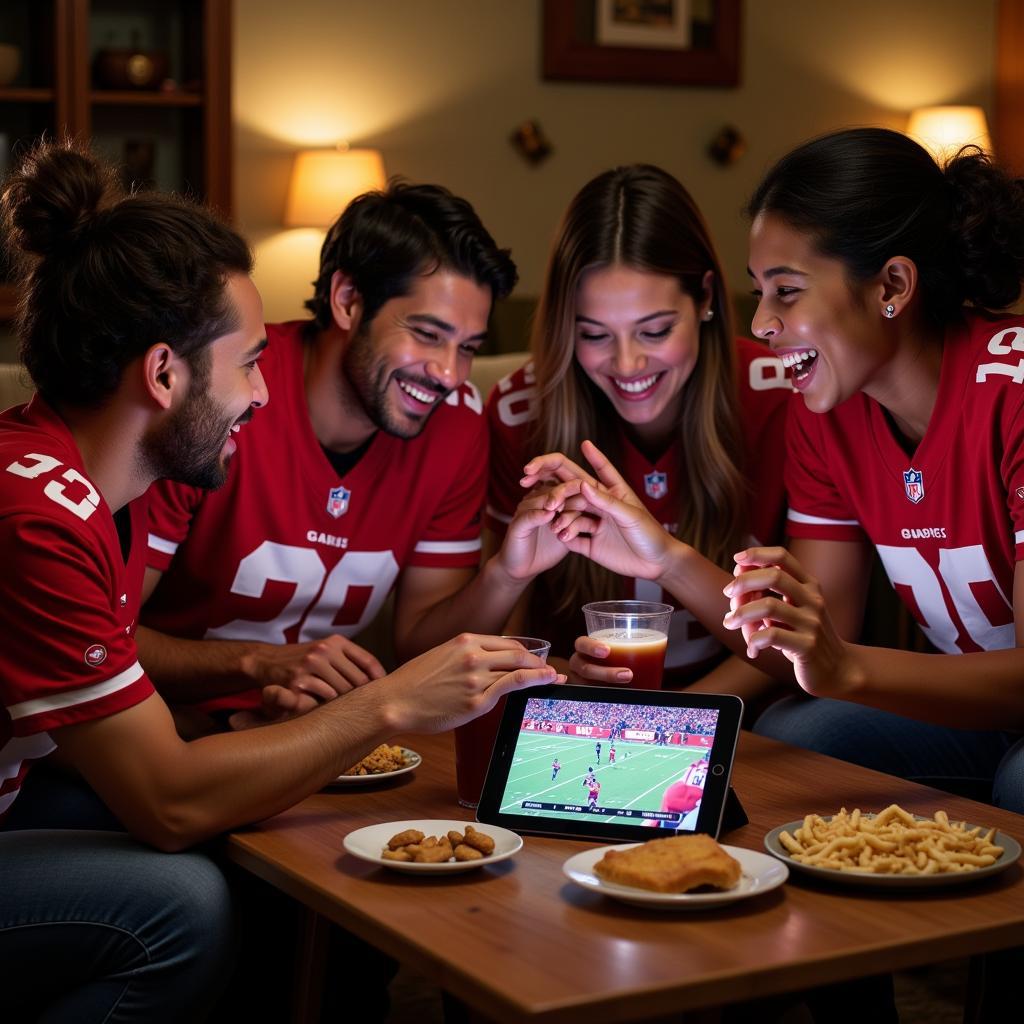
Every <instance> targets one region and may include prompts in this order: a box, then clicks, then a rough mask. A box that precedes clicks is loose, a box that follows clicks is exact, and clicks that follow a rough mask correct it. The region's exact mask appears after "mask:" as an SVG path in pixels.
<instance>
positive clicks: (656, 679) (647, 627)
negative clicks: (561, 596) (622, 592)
mask: <svg viewBox="0 0 1024 1024" xmlns="http://www.w3.org/2000/svg"><path fill="white" fill-rule="evenodd" d="M583 617H584V618H585V619H586V622H587V636H589V637H590V638H591V639H592V640H600V641H601V642H602V643H604V644H607V646H608V647H609V648H610V649H611V653H610V654H609V655H608V657H607V658H588V659H587V660H588V661H590V662H591V663H592V664H594V665H604V666H606V667H608V668H628V669H630V670H631V671H632V673H633V678H632V679H631V680H630V683H629V685H630V687H632V688H633V689H637V690H660V689H661V677H662V673H663V672H664V670H665V651H666V649H667V648H668V624H669V621H670V620H671V618H672V605H670V604H660V603H658V602H657V601H592V602H591V603H590V604H585V605H584V606H583Z"/></svg>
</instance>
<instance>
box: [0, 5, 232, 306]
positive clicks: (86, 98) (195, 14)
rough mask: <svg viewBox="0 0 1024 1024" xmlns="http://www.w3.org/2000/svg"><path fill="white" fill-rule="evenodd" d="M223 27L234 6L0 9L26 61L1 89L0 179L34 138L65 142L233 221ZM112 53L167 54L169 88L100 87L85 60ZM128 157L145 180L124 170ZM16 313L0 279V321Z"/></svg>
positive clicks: (7, 35)
mask: <svg viewBox="0 0 1024 1024" xmlns="http://www.w3.org/2000/svg"><path fill="white" fill-rule="evenodd" d="M231 18H232V0H161V2H160V3H158V4H154V3H153V2H152V0H2V2H0V39H3V40H4V41H5V42H12V43H14V44H15V45H17V46H18V47H19V48H20V49H21V55H22V60H21V70H20V71H19V73H18V76H17V78H16V79H15V80H14V82H12V83H11V84H10V85H7V86H4V87H0V125H2V126H3V127H2V129H0V131H2V133H3V135H2V136H0V143H6V144H5V145H4V146H3V147H2V148H0V175H2V174H3V173H4V171H5V170H6V169H7V167H8V166H9V165H10V163H11V162H13V160H14V159H16V158H17V154H18V153H19V152H20V151H22V150H23V149H24V148H26V147H28V146H30V145H31V144H32V143H33V142H34V141H35V140H36V139H38V138H39V137H40V136H41V135H43V134H45V135H47V136H49V137H51V138H52V137H60V136H61V135H64V134H68V135H71V136H73V137H75V138H78V139H84V140H87V141H89V142H90V143H91V144H92V146H93V148H94V149H95V150H96V151H97V152H98V153H100V154H101V155H102V156H104V157H105V158H106V159H108V160H111V161H113V162H115V163H117V164H119V165H121V166H122V167H125V171H124V175H125V180H126V182H128V181H129V180H134V181H138V182H139V183H140V184H144V185H155V187H157V188H162V189H171V190H174V191H178V192H184V193H188V194H190V195H195V196H200V197H202V198H204V199H205V200H206V201H207V202H209V203H210V204H211V205H213V206H215V207H216V208H217V209H218V210H220V212H221V213H223V214H224V215H226V216H228V217H230V216H231V213H232V142H231V140H232V133H231ZM108 46H110V47H118V48H128V47H136V46H137V47H138V48H139V49H141V50H160V51H163V52H165V53H166V54H167V55H168V58H169V67H170V71H169V80H168V81H166V82H164V83H161V85H160V88H158V89H152V90H142V89H139V90H120V89H108V88H103V87H102V84H101V83H98V82H97V81H96V80H95V78H94V75H93V62H94V60H95V57H96V53H97V51H98V50H100V49H102V48H104V47H108ZM132 153H134V155H135V157H136V164H135V170H136V171H139V168H140V166H142V164H143V163H148V165H149V166H148V173H146V174H145V175H144V177H143V176H142V175H141V174H140V175H139V176H135V175H133V172H132V171H130V170H128V169H127V163H126V160H127V159H128V158H129V155H130V154H132ZM140 153H141V154H142V155H143V160H142V162H141V163H140V161H139V154H140ZM13 309H14V290H13V288H12V287H11V286H10V284H7V283H5V282H4V281H3V278H2V272H0V320H9V319H10V317H11V315H12V313H13Z"/></svg>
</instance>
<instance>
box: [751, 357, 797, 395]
mask: <svg viewBox="0 0 1024 1024" xmlns="http://www.w3.org/2000/svg"><path fill="white" fill-rule="evenodd" d="M749 373H750V390H751V391H771V390H772V389H773V388H785V390H787V391H789V390H791V389H792V387H793V382H792V381H791V380H789V378H788V377H787V376H786V371H785V368H784V367H783V365H782V360H781V359H776V358H775V357H774V356H757V358H756V359H751V360H750V369H749Z"/></svg>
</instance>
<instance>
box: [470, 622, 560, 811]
mask: <svg viewBox="0 0 1024 1024" xmlns="http://www.w3.org/2000/svg"><path fill="white" fill-rule="evenodd" d="M505 639H506V640H517V641H518V642H519V643H521V644H522V645H523V646H524V647H525V648H526V649H527V650H528V651H529V652H530V653H531V654H536V655H537V657H538V658H540V659H541V660H542V661H547V657H548V651H550V650H551V643H550V642H549V641H548V640H538V639H537V638H536V637H532V636H508V637H505ZM505 700H506V698H505V697H502V698H501V700H499V701H498V703H497V704H495V705H494V707H493V708H491V710H490V711H487V712H485V713H484V714H482V715H480V716H479V717H478V718H474V719H473V721H472V722H467V723H466V724H465V725H460V726H457V727H456V729H455V784H456V788H457V792H458V798H459V804H460V805H461V806H462V807H470V808H475V807H476V806H477V804H479V803H480V794H481V793H482V792H483V788H484V779H485V778H486V777H487V766H488V765H489V764H490V763H491V752H492V751H493V750H494V741H495V740H496V739H497V738H498V726H499V725H500V724H501V716H502V713H503V712H504V710H505Z"/></svg>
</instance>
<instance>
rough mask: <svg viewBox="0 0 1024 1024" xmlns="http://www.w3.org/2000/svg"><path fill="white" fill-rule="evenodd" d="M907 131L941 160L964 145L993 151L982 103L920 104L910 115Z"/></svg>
mask: <svg viewBox="0 0 1024 1024" xmlns="http://www.w3.org/2000/svg"><path fill="white" fill-rule="evenodd" d="M907 134H908V135H909V136H910V137H911V138H912V139H914V140H915V141H917V142H920V143H921V145H922V146H924V148H925V149H927V150H928V151H929V152H930V153H931V154H932V155H933V156H934V157H935V159H936V160H938V161H939V162H940V163H942V162H944V161H946V160H948V159H949V158H950V157H952V156H955V155H956V153H957V151H958V150H959V149H960V148H961V147H962V146H968V145H973V146H979V147H980V148H981V149H983V150H985V152H986V153H991V152H992V139H991V138H990V137H989V134H988V124H987V122H986V121H985V112H984V111H983V110H982V109H981V107H919V108H918V109H917V110H915V111H913V112H912V113H911V115H910V122H909V123H908V124H907Z"/></svg>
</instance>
